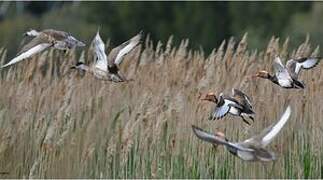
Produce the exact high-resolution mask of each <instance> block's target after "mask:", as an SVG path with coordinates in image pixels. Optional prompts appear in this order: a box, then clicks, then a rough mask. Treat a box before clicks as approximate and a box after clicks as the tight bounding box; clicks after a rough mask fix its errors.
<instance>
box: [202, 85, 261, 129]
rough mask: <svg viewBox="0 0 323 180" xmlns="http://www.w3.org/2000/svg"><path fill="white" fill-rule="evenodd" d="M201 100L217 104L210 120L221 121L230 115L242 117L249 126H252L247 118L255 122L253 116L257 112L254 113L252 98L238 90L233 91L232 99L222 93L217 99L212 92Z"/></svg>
mask: <svg viewBox="0 0 323 180" xmlns="http://www.w3.org/2000/svg"><path fill="white" fill-rule="evenodd" d="M201 100H206V101H210V102H213V103H215V104H216V106H215V108H214V110H213V112H212V113H211V116H210V118H209V119H210V120H216V119H221V118H222V117H224V116H225V115H226V114H228V113H229V114H231V115H234V116H239V117H241V118H242V120H243V122H245V123H247V124H248V125H250V123H249V122H248V121H247V120H246V119H245V117H248V118H250V119H251V120H252V121H254V118H253V115H254V114H255V112H254V111H253V107H252V105H251V101H250V98H249V97H248V96H247V95H246V94H245V93H243V92H242V91H240V90H238V89H232V96H231V97H229V96H224V95H223V93H221V94H220V95H219V98H217V97H216V95H215V93H213V92H211V93H208V94H206V95H205V96H204V97H202V98H201Z"/></svg>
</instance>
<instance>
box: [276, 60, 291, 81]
mask: <svg viewBox="0 0 323 180" xmlns="http://www.w3.org/2000/svg"><path fill="white" fill-rule="evenodd" d="M273 68H274V71H275V75H276V77H277V79H278V83H279V84H280V85H283V86H285V85H286V86H288V85H289V84H290V82H292V81H293V80H292V77H291V75H290V74H289V72H288V70H287V69H286V68H285V66H284V65H283V63H282V62H281V59H280V57H279V56H277V57H276V58H275V60H274V63H273Z"/></svg>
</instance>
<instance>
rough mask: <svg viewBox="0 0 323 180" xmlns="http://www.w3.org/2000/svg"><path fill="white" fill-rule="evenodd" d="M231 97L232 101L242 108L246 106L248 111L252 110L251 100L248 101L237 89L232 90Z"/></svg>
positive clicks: (247, 97)
mask: <svg viewBox="0 0 323 180" xmlns="http://www.w3.org/2000/svg"><path fill="white" fill-rule="evenodd" d="M232 97H233V98H234V99H236V100H237V101H238V102H239V103H240V104H242V105H243V106H246V107H248V108H249V109H252V105H251V100H250V98H249V96H247V95H246V94H245V93H243V92H242V91H240V90H238V89H232Z"/></svg>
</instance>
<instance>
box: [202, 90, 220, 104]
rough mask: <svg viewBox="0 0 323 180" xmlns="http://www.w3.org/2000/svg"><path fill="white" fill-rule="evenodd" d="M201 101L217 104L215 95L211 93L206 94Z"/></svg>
mask: <svg viewBox="0 0 323 180" xmlns="http://www.w3.org/2000/svg"><path fill="white" fill-rule="evenodd" d="M201 100H205V101H211V102H214V103H217V102H218V99H217V98H216V95H215V93H213V92H210V93H207V94H206V95H205V96H202V98H201Z"/></svg>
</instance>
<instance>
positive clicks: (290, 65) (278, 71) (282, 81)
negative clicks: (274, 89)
mask: <svg viewBox="0 0 323 180" xmlns="http://www.w3.org/2000/svg"><path fill="white" fill-rule="evenodd" d="M320 60H321V58H320V57H305V58H299V59H290V60H288V61H287V63H286V66H284V65H283V63H282V62H281V59H280V57H279V56H277V57H276V58H275V60H274V64H273V68H274V71H275V74H274V75H272V74H270V73H269V72H267V71H264V70H263V71H259V72H258V73H256V75H254V76H253V77H260V78H263V79H268V80H270V81H271V82H273V83H275V84H277V85H279V86H280V87H283V88H288V89H290V88H295V89H300V88H301V89H304V87H305V85H304V83H303V82H301V81H299V80H298V76H299V74H300V72H301V69H306V70H307V69H311V68H313V67H315V66H316V65H317V64H318V63H319V62H320Z"/></svg>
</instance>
